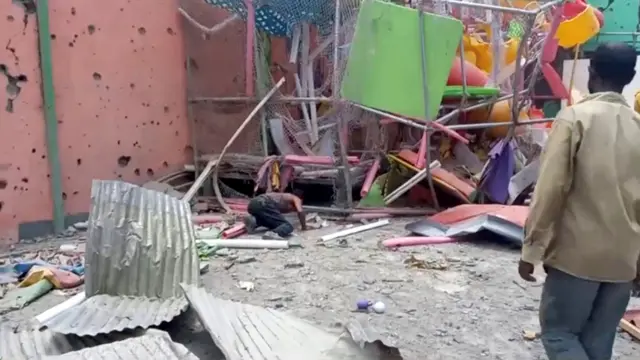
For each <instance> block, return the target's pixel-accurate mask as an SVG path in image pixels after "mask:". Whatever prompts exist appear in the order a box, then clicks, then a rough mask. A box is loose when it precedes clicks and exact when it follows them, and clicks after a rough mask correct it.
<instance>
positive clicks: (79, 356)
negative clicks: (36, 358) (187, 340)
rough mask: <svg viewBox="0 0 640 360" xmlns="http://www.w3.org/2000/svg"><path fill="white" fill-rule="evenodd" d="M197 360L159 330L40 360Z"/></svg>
mask: <svg viewBox="0 0 640 360" xmlns="http://www.w3.org/2000/svg"><path fill="white" fill-rule="evenodd" d="M151 359H155V360H198V357H196V356H195V355H193V354H192V353H191V352H190V351H189V350H187V348H186V347H184V346H183V345H182V344H178V343H175V342H173V341H171V338H170V337H169V335H168V334H167V333H165V332H162V331H159V330H150V331H149V333H148V334H146V335H143V336H138V337H134V338H130V339H126V340H122V341H116V342H113V343H109V344H104V345H100V346H96V347H91V348H85V349H82V350H78V351H73V352H69V353H66V354H63V355H57V356H47V357H44V358H42V360H151Z"/></svg>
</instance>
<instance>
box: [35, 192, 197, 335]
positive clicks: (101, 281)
mask: <svg viewBox="0 0 640 360" xmlns="http://www.w3.org/2000/svg"><path fill="white" fill-rule="evenodd" d="M85 257H86V258H85V260H86V261H85V266H86V280H85V283H86V287H85V291H86V293H87V300H85V301H84V302H83V303H82V304H80V305H78V306H75V307H72V308H70V309H68V310H66V311H63V312H62V313H60V314H59V315H57V316H56V317H54V318H52V319H50V320H48V321H46V322H45V323H43V325H46V326H47V327H49V328H50V329H52V330H54V331H57V332H60V333H64V334H76V335H96V334H103V333H109V332H111V331H121V330H124V329H135V328H138V327H143V328H145V327H149V326H152V325H159V324H160V323H162V322H165V321H170V320H171V319H173V318H174V317H175V316H177V315H179V314H180V313H181V312H182V311H184V310H185V309H186V308H187V307H188V304H187V301H186V299H185V298H184V294H183V293H182V290H181V289H180V287H179V284H180V283H188V284H197V283H198V281H199V275H200V273H199V271H200V269H199V263H198V256H197V249H196V245H195V231H194V228H193V224H192V220H191V209H190V208H189V205H188V204H187V203H186V202H184V201H182V200H179V199H176V198H174V197H172V196H169V195H166V194H163V193H160V192H157V191H153V190H148V189H144V188H141V187H138V186H135V185H132V184H128V183H124V182H121V181H103V180H94V181H93V186H92V188H91V213H90V216H89V231H88V236H87V246H86V255H85Z"/></svg>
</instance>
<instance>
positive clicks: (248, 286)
mask: <svg viewBox="0 0 640 360" xmlns="http://www.w3.org/2000/svg"><path fill="white" fill-rule="evenodd" d="M236 286H237V287H238V288H239V289H242V290H246V291H253V290H255V288H256V285H255V284H254V283H252V282H251V281H238V284H237V285H236Z"/></svg>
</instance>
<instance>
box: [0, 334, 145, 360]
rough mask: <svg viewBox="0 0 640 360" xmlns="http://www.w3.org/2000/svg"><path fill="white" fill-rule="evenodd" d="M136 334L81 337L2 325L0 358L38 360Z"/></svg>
mask: <svg viewBox="0 0 640 360" xmlns="http://www.w3.org/2000/svg"><path fill="white" fill-rule="evenodd" d="M133 335H134V334H125V333H115V334H112V335H108V336H98V337H79V336H74V335H70V336H67V335H63V334H58V333H55V332H53V331H50V330H43V331H39V330H21V331H14V329H13V328H10V327H0V359H2V360H5V359H6V360H38V359H41V358H42V357H43V356H50V355H59V354H64V353H66V352H69V351H75V350H80V349H83V348H86V347H91V346H96V345H100V344H104V343H108V342H112V341H116V340H122V339H125V338H127V337H129V336H133Z"/></svg>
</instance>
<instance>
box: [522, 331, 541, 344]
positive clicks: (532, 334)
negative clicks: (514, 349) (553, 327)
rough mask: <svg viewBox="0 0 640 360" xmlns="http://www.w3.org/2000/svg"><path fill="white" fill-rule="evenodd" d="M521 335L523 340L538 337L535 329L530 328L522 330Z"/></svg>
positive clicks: (531, 339)
mask: <svg viewBox="0 0 640 360" xmlns="http://www.w3.org/2000/svg"><path fill="white" fill-rule="evenodd" d="M522 337H523V338H524V339H525V340H528V341H533V340H535V339H537V338H538V333H536V332H535V331H531V330H524V331H523V332H522Z"/></svg>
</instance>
